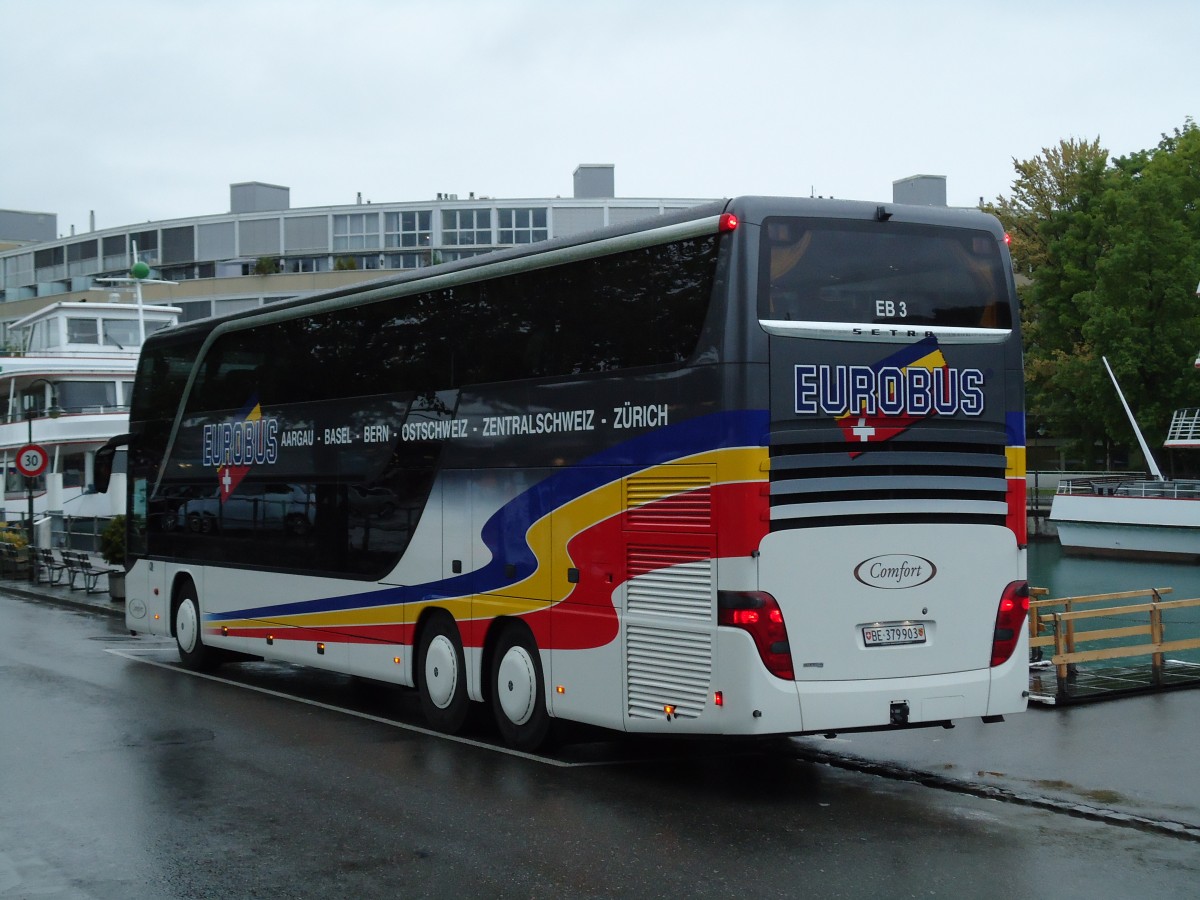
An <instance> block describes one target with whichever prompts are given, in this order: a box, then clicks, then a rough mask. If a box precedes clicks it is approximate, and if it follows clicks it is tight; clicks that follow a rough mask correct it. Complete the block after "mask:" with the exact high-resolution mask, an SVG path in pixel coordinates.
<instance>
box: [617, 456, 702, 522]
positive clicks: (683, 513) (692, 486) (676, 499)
mask: <svg viewBox="0 0 1200 900" xmlns="http://www.w3.org/2000/svg"><path fill="white" fill-rule="evenodd" d="M711 487H712V467H711V466H664V467H663V468H661V469H654V470H651V471H650V472H648V473H645V474H641V475H634V476H633V477H631V478H626V479H625V508H626V509H627V510H629V515H628V517H627V519H626V521H627V523H628V526H629V527H630V528H635V529H639V530H650V531H678V530H681V529H682V530H688V531H707V530H709V529H710V528H711V527H712V491H711V490H710V488H711Z"/></svg>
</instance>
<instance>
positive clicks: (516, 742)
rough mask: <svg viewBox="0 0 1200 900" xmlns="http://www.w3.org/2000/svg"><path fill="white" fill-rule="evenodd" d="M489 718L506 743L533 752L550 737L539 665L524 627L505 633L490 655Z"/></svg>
mask: <svg viewBox="0 0 1200 900" xmlns="http://www.w3.org/2000/svg"><path fill="white" fill-rule="evenodd" d="M490 698H491V703H492V715H493V716H494V717H495V719H496V726H497V727H498V728H499V729H500V735H501V737H503V738H504V741H505V743H507V744H508V745H509V746H510V747H514V748H516V749H517V750H526V751H533V750H536V749H538V748H539V747H540V746H542V744H544V743H545V741H546V738H547V737H548V736H549V734H550V715H549V714H548V713H547V712H546V690H545V685H544V683H543V680H542V661H541V657H540V656H538V651H537V644H536V643H535V642H534V640H533V635H531V634H530V633H529V630H528V629H527V628H525V627H524V626H523V625H514V626H509V627H508V628H506V629H504V631H503V633H502V634H501V635H500V639H499V640H498V641H497V642H496V648H495V652H493V653H492V680H491V693H490Z"/></svg>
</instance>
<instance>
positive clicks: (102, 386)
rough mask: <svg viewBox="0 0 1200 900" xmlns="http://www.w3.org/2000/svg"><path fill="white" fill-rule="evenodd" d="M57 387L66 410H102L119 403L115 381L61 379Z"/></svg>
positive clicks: (59, 402) (59, 398)
mask: <svg viewBox="0 0 1200 900" xmlns="http://www.w3.org/2000/svg"><path fill="white" fill-rule="evenodd" d="M55 387H56V389H57V391H58V405H59V407H60V408H62V409H63V410H64V411H65V412H101V411H103V410H106V409H112V408H113V407H115V406H116V405H117V383H116V382H115V381H60V382H58V383H57V384H56V385H55Z"/></svg>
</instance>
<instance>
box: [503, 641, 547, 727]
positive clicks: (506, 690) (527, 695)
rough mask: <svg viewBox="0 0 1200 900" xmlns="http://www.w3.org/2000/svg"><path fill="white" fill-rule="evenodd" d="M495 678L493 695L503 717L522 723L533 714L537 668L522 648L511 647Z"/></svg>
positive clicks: (515, 722)
mask: <svg viewBox="0 0 1200 900" xmlns="http://www.w3.org/2000/svg"><path fill="white" fill-rule="evenodd" d="M496 674H497V677H496V696H497V697H498V698H499V700H500V708H501V709H502V710H504V716H505V718H507V719H508V721H510V722H512V723H513V724H514V725H524V724H525V723H526V722H528V721H529V719H530V717H531V716H532V715H533V709H534V705H535V703H536V700H537V670H536V669H535V668H534V665H533V659H532V657H530V655H529V652H528V651H527V650H526V649H525V648H524V647H512V648H510V649H509V651H508V652H507V653H505V654H504V658H503V659H502V660H500V666H499V668H498V670H497V673H496Z"/></svg>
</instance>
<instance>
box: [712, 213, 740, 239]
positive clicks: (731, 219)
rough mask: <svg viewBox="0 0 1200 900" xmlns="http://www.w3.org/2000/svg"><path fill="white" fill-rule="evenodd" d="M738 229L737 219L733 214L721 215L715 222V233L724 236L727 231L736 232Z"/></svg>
mask: <svg viewBox="0 0 1200 900" xmlns="http://www.w3.org/2000/svg"><path fill="white" fill-rule="evenodd" d="M737 227H738V217H737V216H735V215H734V214H733V213H721V218H720V219H719V220H718V221H717V231H719V232H721V233H722V234H724V233H725V232H727V231H736V230H737Z"/></svg>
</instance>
